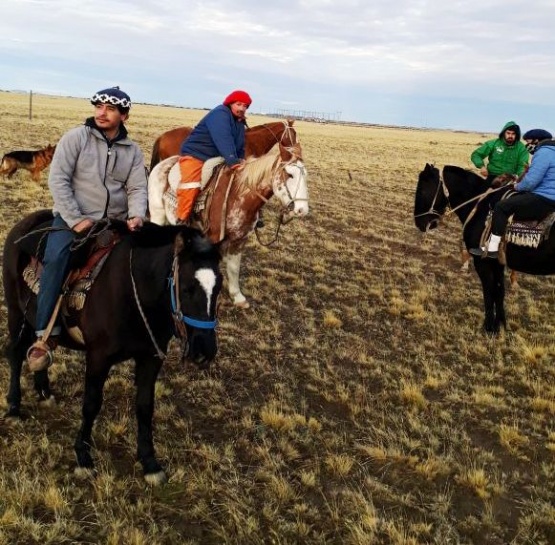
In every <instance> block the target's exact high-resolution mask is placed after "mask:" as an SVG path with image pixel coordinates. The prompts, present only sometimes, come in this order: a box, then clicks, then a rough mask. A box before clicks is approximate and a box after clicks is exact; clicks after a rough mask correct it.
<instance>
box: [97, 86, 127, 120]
mask: <svg viewBox="0 0 555 545" xmlns="http://www.w3.org/2000/svg"><path fill="white" fill-rule="evenodd" d="M91 104H94V105H96V104H112V106H117V107H118V110H119V111H120V112H121V113H122V114H126V113H127V112H129V109H130V108H131V98H129V95H128V94H127V93H124V92H123V91H122V90H121V89H120V88H119V87H117V86H116V87H110V88H108V89H103V90H102V91H98V93H95V94H94V95H93V97H92V98H91Z"/></svg>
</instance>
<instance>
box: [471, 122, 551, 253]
mask: <svg viewBox="0 0 555 545" xmlns="http://www.w3.org/2000/svg"><path fill="white" fill-rule="evenodd" d="M523 139H524V140H525V141H526V142H527V144H528V146H527V147H528V149H529V150H530V152H531V153H533V156H534V157H533V160H532V162H531V164H530V168H529V169H528V171H527V172H526V174H524V176H523V177H522V178H521V179H520V181H518V182H517V183H516V184H515V190H516V191H517V193H516V194H515V195H513V196H511V197H509V198H508V199H503V200H501V201H499V202H498V203H497V204H496V205H495V208H494V210H493V217H492V222H491V237H490V240H489V242H488V246H487V252H486V251H485V248H471V249H470V250H469V251H470V253H471V254H473V255H482V256H484V257H491V258H495V259H497V257H498V253H499V243H500V242H501V237H502V236H503V234H504V233H505V229H506V228H507V223H508V221H509V217H510V216H511V215H513V214H514V215H515V218H517V219H519V220H523V221H526V220H535V219H538V220H539V219H543V218H544V217H545V216H547V215H548V214H551V213H552V212H555V140H553V139H552V135H551V133H550V132H548V131H546V130H544V129H532V130H531V131H528V132H527V133H526V134H524V136H523Z"/></svg>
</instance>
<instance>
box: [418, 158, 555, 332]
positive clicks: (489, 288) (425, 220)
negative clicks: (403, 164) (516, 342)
mask: <svg viewBox="0 0 555 545" xmlns="http://www.w3.org/2000/svg"><path fill="white" fill-rule="evenodd" d="M488 189H490V186H489V184H488V183H487V182H486V180H485V179H484V178H481V177H480V176H478V175H477V174H474V173H473V172H470V171H468V170H465V169H462V168H460V167H457V166H451V165H447V166H445V167H444V168H443V181H442V179H441V177H440V175H439V170H438V169H437V168H436V167H434V166H433V165H430V164H426V166H425V168H424V170H423V171H422V172H421V173H420V174H419V176H418V185H417V187H416V194H415V200H414V221H415V223H416V226H417V227H418V229H420V231H422V232H425V231H427V230H428V229H434V228H435V227H437V226H438V225H439V220H440V219H441V217H442V216H443V214H444V213H445V211H446V209H447V208H448V207H449V208H451V209H452V210H454V211H455V213H456V214H457V216H458V217H459V219H460V220H461V222H462V223H463V225H464V231H463V238H464V243H465V245H466V247H467V248H476V247H478V246H480V238H481V236H482V232H483V229H484V225H485V221H486V218H487V215H488V213H489V211H490V210H491V209H492V208H493V207H494V206H495V203H496V202H497V201H498V200H499V199H500V198H501V197H502V196H503V195H504V194H505V193H506V192H507V191H509V188H500V189H499V190H497V191H494V192H492V191H491V189H490V190H489V191H488ZM554 235H555V233H554V230H553V229H552V230H551V234H550V236H549V237H547V238H546V239H544V241H543V242H541V243H540V245H539V246H538V248H536V249H534V248H527V247H523V246H516V245H514V244H510V243H509V244H507V246H506V257H507V266H508V267H509V268H510V269H511V270H514V271H520V272H524V273H528V274H534V275H548V274H555V236H554ZM474 267H475V269H476V272H477V273H478V276H479V277H480V281H481V282H482V291H483V294H484V308H485V319H484V329H485V330H486V331H487V332H488V333H498V332H499V330H500V328H501V326H504V327H506V318H505V308H504V299H505V282H504V280H505V279H504V269H505V267H504V266H503V265H501V263H499V261H498V260H497V259H489V258H483V257H479V256H474Z"/></svg>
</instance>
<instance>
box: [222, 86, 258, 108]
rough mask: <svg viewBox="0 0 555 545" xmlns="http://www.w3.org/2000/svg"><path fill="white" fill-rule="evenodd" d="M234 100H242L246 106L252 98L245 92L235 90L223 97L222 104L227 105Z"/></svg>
mask: <svg viewBox="0 0 555 545" xmlns="http://www.w3.org/2000/svg"><path fill="white" fill-rule="evenodd" d="M234 102H244V103H245V104H246V105H247V106H250V105H251V103H252V99H251V97H250V96H249V94H248V93H247V92H245V91H239V90H237V91H233V93H230V94H229V95H227V96H226V97H225V100H224V105H225V106H229V105H230V104H233V103H234Z"/></svg>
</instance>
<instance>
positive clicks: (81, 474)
mask: <svg viewBox="0 0 555 545" xmlns="http://www.w3.org/2000/svg"><path fill="white" fill-rule="evenodd" d="M73 473H74V475H75V476H76V477H77V478H78V479H79V480H80V481H87V480H89V479H94V477H96V471H95V469H94V467H79V466H78V467H76V468H75V469H74V470H73Z"/></svg>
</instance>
